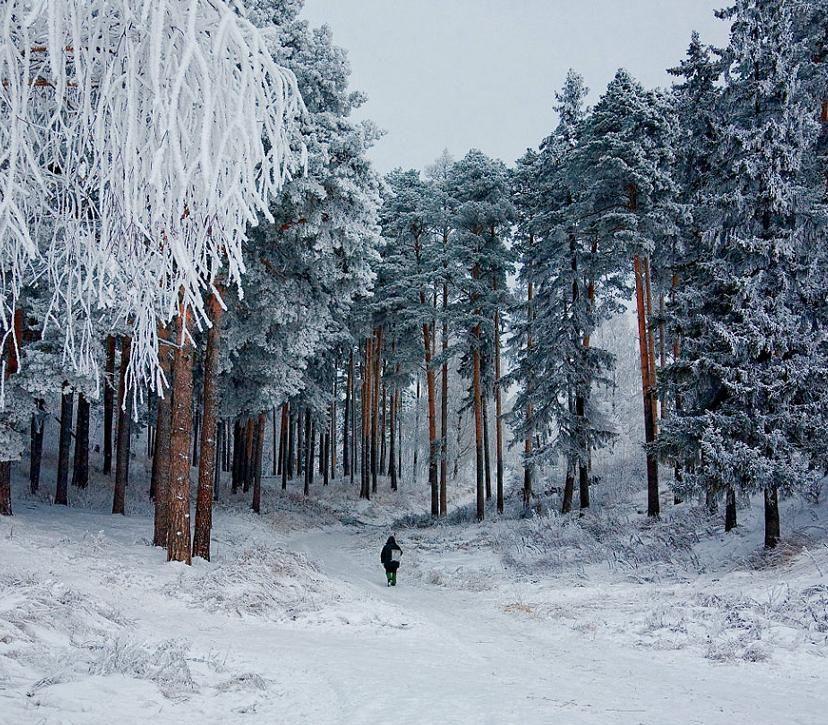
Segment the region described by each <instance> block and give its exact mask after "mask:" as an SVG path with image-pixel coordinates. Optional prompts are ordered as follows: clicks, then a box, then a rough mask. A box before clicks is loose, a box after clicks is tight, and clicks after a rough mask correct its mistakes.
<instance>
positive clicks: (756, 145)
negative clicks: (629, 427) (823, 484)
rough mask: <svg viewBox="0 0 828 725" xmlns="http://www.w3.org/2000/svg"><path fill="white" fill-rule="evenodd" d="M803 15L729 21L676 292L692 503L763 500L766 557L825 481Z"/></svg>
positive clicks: (779, 12)
mask: <svg viewBox="0 0 828 725" xmlns="http://www.w3.org/2000/svg"><path fill="white" fill-rule="evenodd" d="M795 7H796V3H795V2H791V1H789V0H782V1H776V0H774V1H773V2H771V1H770V0H739V2H737V3H736V4H734V5H733V6H731V7H730V8H728V9H727V10H725V11H723V12H722V13H721V15H722V17H724V18H726V19H728V20H731V21H732V31H731V38H730V45H729V47H728V48H727V50H726V52H725V55H724V61H725V63H726V79H727V84H726V87H725V89H724V92H723V96H722V100H721V103H720V105H719V114H718V124H719V128H718V129H717V134H718V145H717V153H716V156H715V158H714V173H715V181H714V183H711V184H710V185H709V186H708V193H709V195H710V196H709V200H708V204H709V207H710V209H711V211H710V219H709V221H708V223H707V229H706V233H705V237H704V240H703V248H702V250H701V252H700V254H698V255H697V256H698V259H697V260H696V261H695V262H694V265H696V271H695V274H694V275H693V276H692V277H688V280H687V283H686V284H683V285H682V287H681V288H680V290H679V293H678V297H679V305H678V310H679V311H680V315H679V317H678V320H677V330H678V331H679V333H680V334H681V339H682V347H683V355H684V356H685V357H686V359H687V360H688V361H689V363H688V364H687V365H686V370H685V375H684V378H683V380H684V382H683V385H682V386H680V387H679V391H680V393H681V395H682V399H683V401H685V404H684V405H683V406H682V409H681V410H680V411H677V413H676V415H675V416H674V417H672V418H671V419H670V420H668V421H667V429H666V433H667V435H669V436H674V437H677V438H678V439H680V440H681V441H682V443H683V446H684V450H685V453H686V455H685V460H687V462H688V463H689V464H691V466H692V473H691V474H690V475H688V476H687V483H686V486H687V490H688V491H691V490H698V489H701V490H711V489H712V490H713V491H714V492H718V491H723V490H730V491H734V492H744V493H748V494H750V493H754V492H759V491H761V492H763V493H764V499H765V545H766V546H768V547H773V546H775V544H776V543H777V541H778V539H779V536H780V526H779V508H778V496H779V493H780V492H782V493H790V492H793V491H807V490H808V489H809V487H810V486H811V485H812V484H813V482H814V480H815V477H816V474H815V472H814V470H813V465H812V460H811V456H810V455H809V451H810V449H811V445H812V443H813V441H814V439H815V437H816V436H818V435H821V433H820V432H819V431H820V430H821V428H822V426H823V425H824V412H823V410H824V396H823V395H822V391H824V390H825V381H824V376H825V369H826V368H825V364H824V351H825V340H824V335H825V333H824V327H822V326H821V325H818V324H815V320H814V319H813V318H812V315H811V314H810V313H809V307H808V306H807V304H806V302H807V296H806V293H807V284H808V281H809V280H811V279H812V278H813V276H812V274H810V273H809V271H808V261H809V257H811V256H813V255H811V254H809V253H808V250H807V249H806V248H804V247H803V245H804V243H805V241H804V240H805V239H807V235H805V234H804V230H805V228H806V226H807V222H808V217H809V215H810V210H811V209H812V208H813V198H812V197H811V193H812V190H810V189H809V188H808V186H807V185H806V184H804V181H805V178H806V176H805V174H804V173H803V168H804V163H803V160H804V158H805V155H806V154H807V153H808V151H809V149H811V148H812V147H813V144H814V140H815V135H816V124H815V119H816V114H815V109H814V108H813V107H812V104H811V103H810V99H809V96H808V95H807V93H805V92H804V90H803V84H802V62H803V56H802V53H801V46H800V45H799V44H798V43H796V42H795V39H794V9H795ZM823 269H824V268H823ZM822 279H823V280H824V279H825V277H824V271H823V273H822ZM823 289H824V287H823Z"/></svg>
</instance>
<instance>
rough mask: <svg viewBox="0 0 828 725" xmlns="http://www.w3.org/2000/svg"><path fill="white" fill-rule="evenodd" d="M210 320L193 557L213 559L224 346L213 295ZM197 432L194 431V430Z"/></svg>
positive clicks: (220, 309)
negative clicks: (215, 485)
mask: <svg viewBox="0 0 828 725" xmlns="http://www.w3.org/2000/svg"><path fill="white" fill-rule="evenodd" d="M208 305H209V313H210V322H211V323H212V326H211V327H210V329H209V331H208V332H207V344H206V347H205V350H204V365H203V371H202V379H203V384H202V388H203V389H202V400H201V405H202V412H201V416H200V417H201V445H199V447H198V448H199V460H198V493H197V494H196V518H195V529H194V533H193V556H200V557H201V558H202V559H206V560H207V561H210V533H211V531H212V529H213V484H214V483H215V479H216V433H217V429H218V406H219V399H218V365H219V348H220V345H221V318H222V313H223V310H222V307H221V302H220V301H219V298H218V297H217V296H216V295H215V294H213V295H211V296H210V300H209V303H208ZM194 434H195V432H194Z"/></svg>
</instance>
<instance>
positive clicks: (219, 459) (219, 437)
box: [213, 419, 226, 501]
mask: <svg viewBox="0 0 828 725" xmlns="http://www.w3.org/2000/svg"><path fill="white" fill-rule="evenodd" d="M225 444H226V434H225V426H224V421H223V420H221V419H220V420H219V422H218V425H217V426H216V463H215V469H216V471H215V478H214V479H213V501H218V500H219V489H220V488H221V471H222V469H223V468H224V449H225Z"/></svg>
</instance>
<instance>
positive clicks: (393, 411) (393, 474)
mask: <svg viewBox="0 0 828 725" xmlns="http://www.w3.org/2000/svg"><path fill="white" fill-rule="evenodd" d="M395 385H396V383H395ZM388 424H389V425H388V427H389V431H388V477H389V478H390V479H391V490H392V491H396V490H397V460H396V458H397V441H396V437H397V391H396V390H395V389H394V388H393V387H392V389H391V402H390V410H389V411H388Z"/></svg>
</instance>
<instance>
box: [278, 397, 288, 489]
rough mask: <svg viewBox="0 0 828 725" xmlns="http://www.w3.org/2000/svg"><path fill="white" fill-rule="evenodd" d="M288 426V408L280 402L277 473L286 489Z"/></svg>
mask: <svg viewBox="0 0 828 725" xmlns="http://www.w3.org/2000/svg"><path fill="white" fill-rule="evenodd" d="M289 428H290V408H289V406H288V404H287V403H282V424H281V426H280V433H279V475H280V476H281V477H282V488H283V489H287V468H288V466H287V456H288V429H289Z"/></svg>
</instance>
